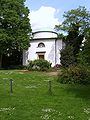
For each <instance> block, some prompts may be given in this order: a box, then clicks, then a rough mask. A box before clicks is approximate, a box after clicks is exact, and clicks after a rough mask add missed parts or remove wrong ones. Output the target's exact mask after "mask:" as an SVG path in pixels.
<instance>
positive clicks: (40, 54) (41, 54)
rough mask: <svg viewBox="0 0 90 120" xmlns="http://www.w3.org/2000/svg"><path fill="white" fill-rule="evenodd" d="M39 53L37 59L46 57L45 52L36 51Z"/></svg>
mask: <svg viewBox="0 0 90 120" xmlns="http://www.w3.org/2000/svg"><path fill="white" fill-rule="evenodd" d="M36 53H37V59H43V60H44V59H45V52H36Z"/></svg>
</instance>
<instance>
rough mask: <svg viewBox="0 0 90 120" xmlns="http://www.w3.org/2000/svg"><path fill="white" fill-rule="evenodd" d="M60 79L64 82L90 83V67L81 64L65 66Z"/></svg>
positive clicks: (59, 75) (59, 76)
mask: <svg viewBox="0 0 90 120" xmlns="http://www.w3.org/2000/svg"><path fill="white" fill-rule="evenodd" d="M58 81H59V82H60V83H63V84H66V83H67V84H84V85H85V84H90V69H87V68H86V67H85V66H80V65H77V66H69V67H68V68H63V69H62V71H61V73H60V74H58Z"/></svg>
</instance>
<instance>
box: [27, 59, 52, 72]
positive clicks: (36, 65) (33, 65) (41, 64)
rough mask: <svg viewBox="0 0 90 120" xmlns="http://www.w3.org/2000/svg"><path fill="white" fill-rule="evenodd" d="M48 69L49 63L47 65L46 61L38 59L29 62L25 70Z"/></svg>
mask: <svg viewBox="0 0 90 120" xmlns="http://www.w3.org/2000/svg"><path fill="white" fill-rule="evenodd" d="M50 67H51V63H49V62H48V61H47V60H43V59H38V60H34V61H29V64H28V66H27V69H28V70H40V71H46V70H48V69H49V68H50Z"/></svg>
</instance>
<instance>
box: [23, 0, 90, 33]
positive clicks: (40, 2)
mask: <svg viewBox="0 0 90 120" xmlns="http://www.w3.org/2000/svg"><path fill="white" fill-rule="evenodd" d="M25 6H27V7H28V8H29V10H30V14H29V18H30V24H31V27H32V31H35V30H39V29H53V28H54V27H55V25H58V24H60V23H61V22H62V21H63V20H64V18H63V14H64V12H67V11H69V10H71V9H76V8H78V7H79V6H85V7H86V8H87V10H88V11H90V0H26V2H25Z"/></svg>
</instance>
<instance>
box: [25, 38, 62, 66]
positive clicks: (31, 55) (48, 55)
mask: <svg viewBox="0 0 90 120" xmlns="http://www.w3.org/2000/svg"><path fill="white" fill-rule="evenodd" d="M40 42H43V43H44V44H45V47H42V48H38V44H39V43H40ZM30 44H31V46H30V47H29V49H28V51H24V55H23V61H24V62H23V64H24V65H26V64H28V60H35V59H38V55H37V53H36V52H45V60H48V61H49V62H51V63H52V67H53V66H54V65H55V64H60V49H62V41H61V40H57V41H56V48H55V39H52V40H51V39H50V40H49V39H46V40H33V41H31V43H30ZM55 49H56V51H55ZM55 55H56V57H55Z"/></svg>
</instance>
